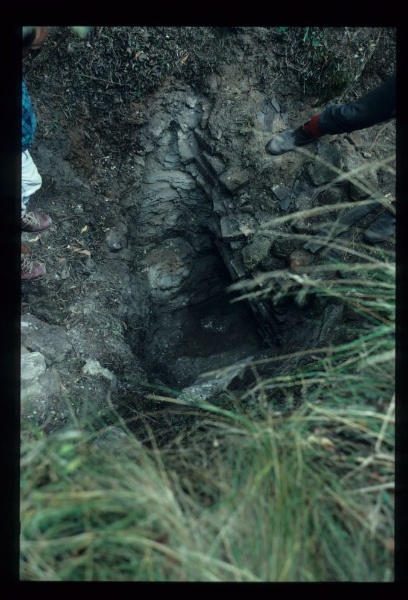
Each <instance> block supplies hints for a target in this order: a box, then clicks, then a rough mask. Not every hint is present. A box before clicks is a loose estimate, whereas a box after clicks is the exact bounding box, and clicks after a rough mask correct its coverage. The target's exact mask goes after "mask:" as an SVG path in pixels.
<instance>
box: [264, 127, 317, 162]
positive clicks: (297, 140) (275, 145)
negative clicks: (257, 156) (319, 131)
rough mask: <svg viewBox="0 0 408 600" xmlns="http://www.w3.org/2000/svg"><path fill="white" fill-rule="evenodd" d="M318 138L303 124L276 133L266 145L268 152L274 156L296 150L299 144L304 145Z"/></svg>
mask: <svg viewBox="0 0 408 600" xmlns="http://www.w3.org/2000/svg"><path fill="white" fill-rule="evenodd" d="M316 140H317V137H316V136H315V135H313V134H311V133H309V132H307V131H306V130H305V129H304V127H303V126H301V127H297V128H296V129H288V130H286V131H283V132H282V133H278V135H275V136H274V137H273V138H272V139H271V140H269V142H268V143H267V144H266V146H265V150H266V152H268V154H272V155H273V156H278V155H279V154H284V153H285V152H289V151H290V150H294V149H295V148H296V147H297V146H304V145H305V144H310V143H311V142H314V141H316Z"/></svg>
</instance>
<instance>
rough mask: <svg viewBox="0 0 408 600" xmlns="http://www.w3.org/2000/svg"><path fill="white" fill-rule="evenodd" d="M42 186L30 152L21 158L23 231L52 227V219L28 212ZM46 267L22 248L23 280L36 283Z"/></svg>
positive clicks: (23, 246)
mask: <svg viewBox="0 0 408 600" xmlns="http://www.w3.org/2000/svg"><path fill="white" fill-rule="evenodd" d="M41 184H42V178H41V175H40V174H39V172H38V170H37V167H36V166H35V164H34V161H33V159H32V158H31V155H30V153H29V152H28V150H26V151H25V152H23V153H22V156H21V229H22V230H23V231H42V230H43V229H47V228H48V227H49V226H50V225H51V219H50V218H49V217H48V216H47V215H43V214H41V213H34V212H31V213H29V212H27V205H28V202H29V200H30V198H31V196H32V195H33V194H34V193H35V192H37V191H38V190H39V189H40V187H41ZM45 274H46V268H45V265H43V264H42V263H39V262H35V261H33V260H31V258H30V251H29V249H28V248H27V246H25V245H22V246H21V279H23V280H25V281H34V280H36V279H40V278H41V277H44V275H45Z"/></svg>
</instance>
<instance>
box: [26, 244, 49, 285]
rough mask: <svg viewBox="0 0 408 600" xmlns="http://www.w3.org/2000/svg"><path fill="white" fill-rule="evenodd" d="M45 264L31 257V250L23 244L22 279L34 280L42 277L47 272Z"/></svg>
mask: <svg viewBox="0 0 408 600" xmlns="http://www.w3.org/2000/svg"><path fill="white" fill-rule="evenodd" d="M46 272H47V271H46V268H45V265H43V264H42V263H38V262H35V261H33V260H31V258H30V251H29V249H28V248H27V246H24V245H23V244H22V245H21V279H22V280H25V281H34V280H35V279H40V278H41V277H44V275H45V274H46Z"/></svg>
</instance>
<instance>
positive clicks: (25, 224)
mask: <svg viewBox="0 0 408 600" xmlns="http://www.w3.org/2000/svg"><path fill="white" fill-rule="evenodd" d="M51 225H52V220H51V217H49V216H48V215H45V214H43V213H36V212H29V213H26V214H25V216H24V217H21V231H30V232H32V231H44V229H48V228H49V227H51Z"/></svg>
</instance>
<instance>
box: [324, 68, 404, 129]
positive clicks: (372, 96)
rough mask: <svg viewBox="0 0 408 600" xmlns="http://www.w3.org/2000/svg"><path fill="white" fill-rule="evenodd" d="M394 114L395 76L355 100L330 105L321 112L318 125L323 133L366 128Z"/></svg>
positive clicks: (392, 116) (386, 119)
mask: <svg viewBox="0 0 408 600" xmlns="http://www.w3.org/2000/svg"><path fill="white" fill-rule="evenodd" d="M395 115H396V77H395V75H394V76H393V77H390V78H389V79H387V81H385V82H384V83H383V84H382V85H380V86H378V87H377V88H375V89H374V90H371V91H370V92H368V93H367V94H364V96H361V98H359V99H358V100H356V101H355V102H349V103H347V104H339V105H337V106H330V107H329V108H327V109H326V110H324V111H323V112H322V114H321V115H320V118H319V120H318V127H319V129H320V130H321V131H322V132H323V134H324V135H326V134H329V135H334V134H337V133H350V132H351V131H357V130H359V129H366V128H367V127H371V126H372V125H376V124H377V123H382V122H384V121H388V120H389V119H392V118H394V117H395Z"/></svg>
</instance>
